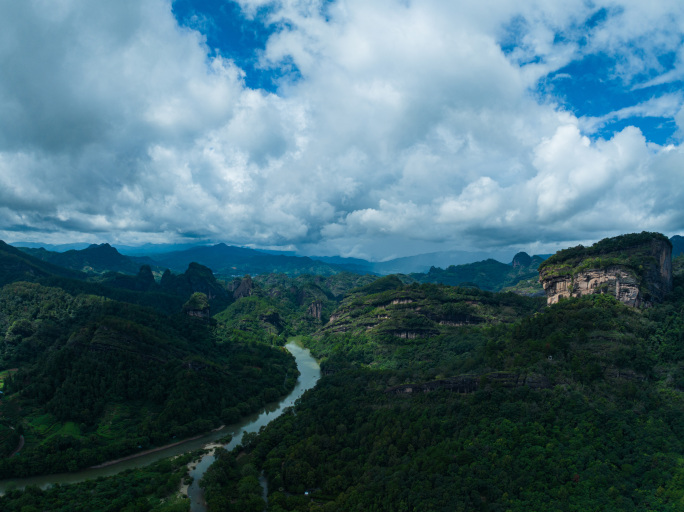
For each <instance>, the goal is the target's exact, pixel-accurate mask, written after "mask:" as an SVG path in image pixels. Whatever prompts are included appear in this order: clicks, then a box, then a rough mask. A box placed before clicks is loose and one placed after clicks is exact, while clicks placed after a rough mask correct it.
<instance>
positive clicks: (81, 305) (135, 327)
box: [0, 282, 297, 478]
mask: <svg viewBox="0 0 684 512" xmlns="http://www.w3.org/2000/svg"><path fill="white" fill-rule="evenodd" d="M0 369H3V370H4V369H12V371H11V372H8V373H5V374H4V388H3V397H2V401H1V402H0V425H1V426H0V434H2V433H4V434H6V435H4V436H2V437H0V441H2V443H1V444H0V450H1V451H2V452H1V455H2V456H3V458H2V459H0V478H8V477H12V476H14V477H16V476H26V475H31V474H37V473H54V472H60V471H66V470H74V469H77V468H82V467H87V466H91V465H93V464H97V463H100V462H104V461H106V460H110V459H115V458H118V457H121V456H124V455H127V454H130V453H135V452H136V451H139V450H142V449H145V448H149V447H151V446H158V445H162V444H165V443H170V442H173V440H175V439H182V438H184V437H187V436H190V435H192V434H195V433H200V432H206V431H208V430H209V429H211V428H214V427H217V426H219V425H220V424H222V423H231V422H234V421H236V420H237V419H239V418H240V417H241V416H243V415H245V414H246V413H248V412H251V411H254V410H256V409H258V408H259V407H261V406H263V404H265V403H266V402H270V401H273V400H275V399H277V398H278V397H279V396H281V395H283V394H284V393H285V392H286V391H288V390H289V389H290V388H291V387H292V386H293V385H294V382H295V379H296V376H297V370H296V368H295V366H294V362H293V359H292V357H291V356H290V355H289V353H287V352H286V351H285V350H284V349H282V348H279V347H273V346H270V345H267V344H264V343H260V342H259V341H258V340H256V339H250V338H245V337H244V336H242V337H240V339H235V338H233V337H232V336H231V335H230V333H225V332H223V331H220V330H218V329H217V327H216V322H214V321H211V320H209V319H203V318H196V317H192V316H189V315H187V314H184V313H182V312H181V311H180V309H179V312H178V313H176V314H173V315H164V314H161V313H159V312H157V311H155V310H153V309H150V308H142V307H139V306H136V305H133V304H127V303H123V302H117V301H113V300H109V299H106V298H103V297H97V296H93V295H72V294H70V293H67V292H65V291H64V290H62V289H60V288H54V287H46V286H42V285H40V284H37V283H26V282H16V283H12V284H8V285H5V286H4V287H2V288H0ZM10 429H14V430H13V431H12V430H10ZM14 433H16V434H21V433H23V435H24V436H25V439H26V445H25V446H24V448H23V449H22V451H21V455H19V456H14V457H11V458H7V455H8V454H9V453H11V452H12V451H13V450H14V448H15V446H16V439H15V437H16V436H15V435H10V434H14Z"/></svg>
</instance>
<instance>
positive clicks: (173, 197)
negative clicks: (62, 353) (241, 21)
mask: <svg viewBox="0 0 684 512" xmlns="http://www.w3.org/2000/svg"><path fill="white" fill-rule="evenodd" d="M240 4H241V5H242V6H243V8H244V9H245V12H246V13H248V14H249V15H250V16H267V18H265V19H266V20H267V22H268V23H271V24H273V26H275V27H278V29H277V30H276V31H275V32H274V34H273V35H272V36H271V38H270V39H269V41H268V44H267V46H266V49H265V51H264V52H263V55H262V56H261V61H260V65H261V66H262V67H263V68H265V69H268V68H269V67H279V66H292V65H295V66H296V68H297V69H298V70H299V72H300V73H301V74H300V75H299V76H297V75H294V74H287V73H285V74H284V78H283V79H282V82H281V83H280V87H279V89H278V93H277V94H272V93H268V92H265V91H255V90H250V89H249V88H247V87H246V85H245V82H244V72H243V71H242V70H240V69H238V68H237V67H236V66H235V65H234V63H233V62H232V61H230V60H229V59H228V58H222V57H218V56H215V55H213V54H210V52H209V50H208V48H207V47H206V46H205V44H204V38H203V36H202V35H201V34H200V33H199V32H197V31H195V30H191V29H189V28H181V27H179V26H178V24H177V23H176V20H175V19H174V18H173V16H172V13H171V3H170V2H169V1H163V0H136V1H135V2H134V1H132V0H127V1H123V2H116V3H110V4H107V5H104V4H103V5H99V4H98V5H94V4H92V3H90V2H86V1H85V0H64V1H61V2H49V3H46V2H40V1H38V0H33V1H31V0H26V1H24V2H12V3H5V4H3V5H2V7H0V59H2V62H3V63H4V64H3V66H4V69H6V70H9V71H8V72H6V73H3V74H2V75H1V76H0V119H2V122H1V123H0V237H3V238H9V239H22V238H26V237H27V236H29V230H36V231H35V234H34V235H32V236H34V237H35V238H37V239H47V238H50V237H51V240H52V241H54V240H55V237H58V236H59V234H58V233H60V232H61V233H64V235H62V236H65V237H66V236H68V237H73V238H75V239H79V240H81V239H84V238H85V239H89V238H88V237H90V236H93V237H95V238H98V239H99V240H113V239H116V240H118V241H123V242H135V241H140V240H143V241H144V240H148V239H154V240H157V241H159V240H163V239H165V238H166V239H177V238H182V237H186V236H197V237H204V238H212V239H214V240H225V241H227V242H234V243H241V244H257V245H263V246H277V245H282V246H291V245H294V246H298V247H304V248H306V250H307V251H309V252H327V253H331V252H337V253H341V254H344V255H363V256H375V257H383V256H387V255H389V254H395V255H400V254H407V253H417V252H422V251H424V250H438V249H439V248H440V247H443V248H474V247H475V246H479V247H483V248H485V247H493V246H504V245H515V246H524V245H525V244H529V245H530V246H531V245H533V244H536V245H535V247H542V246H543V244H545V243H547V244H548V243H556V242H558V241H573V240H579V239H581V240H586V239H592V238H599V237H601V236H604V235H608V234H617V233H618V232H621V231H637V230H641V229H653V230H670V231H675V232H676V231H681V230H683V229H684V220H682V219H684V216H683V215H681V209H680V207H679V205H680V204H684V197H682V194H683V193H682V192H680V191H679V190H678V187H674V186H672V184H673V183H677V184H678V183H681V182H682V181H681V180H682V175H681V173H682V171H681V169H683V168H684V166H682V165H681V164H682V163H684V162H683V160H684V156H683V155H682V151H681V149H680V147H679V146H672V147H669V148H661V147H659V146H655V145H653V144H650V143H648V142H647V141H646V140H645V139H644V137H643V135H642V134H641V132H639V131H638V130H637V129H635V128H631V127H628V128H626V129H624V130H623V131H622V132H620V133H618V134H615V136H613V137H612V138H610V139H609V140H602V139H599V140H596V141H591V140H589V139H588V138H587V137H586V135H587V134H590V133H592V132H593V131H594V130H596V129H597V128H598V127H599V126H601V125H603V124H604V123H606V122H609V121H610V120H613V119H625V118H628V117H630V116H645V115H656V114H657V115H667V116H673V117H674V116H677V117H676V119H677V120H678V122H679V123H680V125H681V124H682V123H681V119H682V114H681V111H682V110H681V95H679V94H670V95H661V96H659V97H655V98H654V99H652V100H651V101H648V102H645V103H641V104H638V105H634V106H630V107H627V108H624V109H621V110H618V111H616V112H614V113H612V114H610V115H609V116H606V117H604V118H598V119H589V118H581V119H577V118H576V117H575V116H574V115H573V114H571V113H569V112H565V111H563V110H561V109H559V107H558V106H557V105H556V104H555V103H554V102H553V100H552V99H547V98H537V97H535V95H534V94H533V92H532V91H533V90H534V88H535V86H536V83H537V80H538V79H539V78H540V77H543V76H545V75H546V74H548V73H549V72H551V71H555V70H557V69H559V68H561V67H563V66H564V65H565V64H567V63H568V62H570V61H572V60H574V59H577V58H580V57H581V56H582V55H583V53H586V52H595V51H601V52H613V53H614V54H616V55H618V56H619V59H618V61H619V63H620V66H619V67H618V68H617V69H616V70H614V73H616V74H618V75H620V76H622V77H623V78H624V80H625V81H626V82H628V83H631V82H632V81H634V77H637V76H641V75H643V74H644V73H646V74H649V73H650V75H649V76H651V75H652V76H661V77H665V78H661V80H669V78H668V75H667V72H664V73H663V72H662V70H661V69H660V68H659V66H661V65H660V64H659V62H658V59H657V58H655V60H654V57H657V55H659V52H660V53H662V52H663V51H669V49H670V48H673V51H674V49H676V47H677V46H676V45H677V44H679V43H676V41H675V39H676V38H675V33H676V26H677V25H676V22H677V20H678V21H679V22H681V21H682V19H684V14H683V13H682V8H680V7H679V3H678V2H659V3H658V5H657V6H655V7H653V8H652V9H651V10H650V11H649V10H648V9H646V7H645V4H642V3H640V2H627V1H623V2H595V4H596V5H594V6H593V7H592V6H591V5H589V4H588V3H586V2H584V1H581V0H577V1H574V2H564V3H557V2H556V3H549V2H541V1H539V2H538V1H527V2H515V3H514V2H508V1H503V0H502V1H500V2H487V3H484V2H443V1H439V0H426V1H424V2H415V3H412V2H403V1H399V0H378V1H376V2H367V1H361V0H346V1H343V0H340V1H338V2H334V3H328V2H322V1H314V0H309V1H305V0H297V1H294V0H293V1H288V0H281V1H279V2H267V1H262V0H241V2H240ZM602 6H606V7H607V8H608V9H609V15H608V17H607V19H606V21H605V22H602V23H599V24H598V25H597V26H596V27H594V28H592V29H591V30H587V29H586V28H583V24H584V22H585V21H586V20H587V19H588V18H589V17H590V16H591V15H592V14H593V13H595V12H596V11H597V10H598V9H599V8H600V7H602ZM264 7H267V9H265V10H264V9H262V8H264ZM260 9H261V10H260ZM647 11H648V12H647ZM264 13H266V14H264ZM259 19H261V18H259ZM514 20H518V23H517V25H516V24H515V23H513V21H514ZM672 20H674V21H672ZM513 25H515V27H517V28H515V29H510V27H511V26H513ZM197 26H198V27H201V26H202V25H201V24H198V25H197ZM506 27H509V29H510V30H509V32H510V31H511V30H512V31H513V36H515V37H517V38H518V47H517V49H516V50H514V51H513V52H512V53H510V54H509V55H506V54H504V51H503V50H502V49H501V46H500V42H501V40H502V38H504V36H506V37H508V36H507V35H506ZM508 35H510V34H508ZM561 36H562V37H561ZM582 38H586V40H585V41H584V42H582V41H581V40H582ZM580 43H581V44H580ZM639 54H642V55H643V56H645V57H644V59H643V60H642V61H641V62H639V61H638V59H637V56H638V55H639ZM656 80H657V79H656ZM91 233H95V235H90V234H91Z"/></svg>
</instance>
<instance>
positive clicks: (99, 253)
mask: <svg viewBox="0 0 684 512" xmlns="http://www.w3.org/2000/svg"><path fill="white" fill-rule="evenodd" d="M19 249H20V250H21V251H23V252H25V253H27V254H30V255H31V256H34V257H36V258H38V259H41V260H43V261H47V262H49V263H52V264H54V265H59V266H61V267H65V268H70V269H72V270H79V271H81V272H85V273H88V274H101V273H104V272H123V273H125V274H136V273H137V272H138V271H139V270H140V266H141V265H150V264H152V265H154V264H155V262H154V261H153V260H151V259H150V258H148V257H142V258H140V257H131V256H124V255H123V254H121V253H119V251H117V250H116V249H115V248H114V247H112V246H111V245H109V244H100V245H96V244H92V245H90V246H88V247H87V248H85V249H70V250H68V251H66V252H54V251H48V250H46V249H44V248H42V247H41V248H39V249H34V248H27V247H21V248H19Z"/></svg>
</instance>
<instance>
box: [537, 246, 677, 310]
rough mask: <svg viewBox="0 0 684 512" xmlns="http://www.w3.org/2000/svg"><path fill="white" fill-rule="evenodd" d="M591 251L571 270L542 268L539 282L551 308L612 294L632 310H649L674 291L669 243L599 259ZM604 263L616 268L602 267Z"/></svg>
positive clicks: (564, 266) (560, 264)
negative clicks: (569, 300) (561, 302)
mask: <svg viewBox="0 0 684 512" xmlns="http://www.w3.org/2000/svg"><path fill="white" fill-rule="evenodd" d="M608 240H609V239H608ZM602 242H604V241H602ZM580 249H581V247H580ZM577 250H578V249H577V248H574V249H572V251H575V252H576V251H577ZM591 250H592V248H589V249H588V250H587V252H588V254H587V257H586V258H584V259H582V258H581V257H580V258H577V257H575V259H574V260H573V265H572V266H571V267H570V268H569V267H568V265H567V264H565V263H564V262H563V261H561V262H557V263H556V262H554V264H551V265H544V266H541V267H540V270H539V280H540V281H541V283H542V286H543V287H544V291H545V292H546V298H547V303H548V304H555V303H557V302H558V301H559V300H560V299H561V298H568V297H581V296H583V295H591V294H594V293H608V294H610V295H613V296H614V297H616V298H617V299H618V300H619V301H621V302H624V303H625V304H627V305H629V306H632V307H649V306H651V305H653V303H655V302H661V301H662V300H663V298H664V297H665V295H666V294H667V293H668V292H669V291H670V290H671V289H672V244H671V243H669V241H668V240H667V239H665V240H663V239H660V238H652V239H650V240H646V241H645V242H644V243H642V244H640V245H639V246H635V247H629V248H621V249H620V251H619V253H617V252H616V253H600V254H598V255H596V254H595V253H591ZM562 252H563V251H561V253H562ZM561 253H558V254H561ZM635 255H636V256H635ZM630 258H631V259H630ZM635 258H636V259H637V262H638V263H635V262H634V259H635ZM621 260H624V261H625V264H621V263H620V261H621ZM601 261H608V262H614V264H608V265H599V264H598V263H599V262H601Z"/></svg>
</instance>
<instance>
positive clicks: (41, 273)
mask: <svg viewBox="0 0 684 512" xmlns="http://www.w3.org/2000/svg"><path fill="white" fill-rule="evenodd" d="M52 276H54V277H65V278H70V279H85V277H86V276H85V275H84V274H83V273H81V272H77V271H74V270H70V269H66V268H64V267H60V266H58V265H53V264H51V263H49V262H45V261H42V260H40V259H38V258H34V257H32V256H29V255H27V254H24V253H23V252H22V251H20V250H19V249H16V248H15V247H12V246H11V245H7V244H6V243H5V242H3V241H2V240H0V285H4V284H7V283H11V282H13V281H22V280H24V281H34V280H36V279H40V278H45V277H52Z"/></svg>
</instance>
